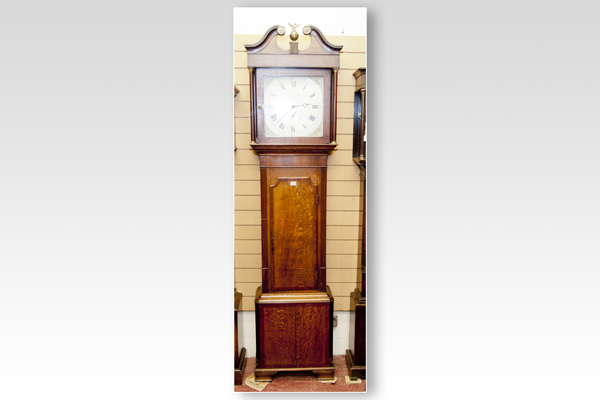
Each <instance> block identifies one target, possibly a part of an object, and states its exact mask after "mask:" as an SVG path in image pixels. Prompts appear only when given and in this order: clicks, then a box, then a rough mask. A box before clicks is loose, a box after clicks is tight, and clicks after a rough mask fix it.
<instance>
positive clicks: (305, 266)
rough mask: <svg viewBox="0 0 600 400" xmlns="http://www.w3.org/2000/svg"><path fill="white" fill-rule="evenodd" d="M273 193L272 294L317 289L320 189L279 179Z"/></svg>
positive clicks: (306, 182) (300, 180)
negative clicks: (317, 203)
mask: <svg viewBox="0 0 600 400" xmlns="http://www.w3.org/2000/svg"><path fill="white" fill-rule="evenodd" d="M270 192H271V193H270V194H269V200H270V202H271V204H270V206H269V209H270V210H271V213H272V215H270V218H269V220H270V222H271V230H270V231H271V234H272V237H271V253H272V259H271V260H272V264H271V266H270V269H271V282H272V287H271V290H294V289H316V288H317V282H316V271H317V228H318V225H317V223H318V219H317V207H316V200H317V186H316V185H315V184H313V183H312V181H311V180H310V178H308V177H297V178H293V177H291V178H283V177H280V178H279V180H278V181H277V183H276V184H274V185H271V186H270Z"/></svg>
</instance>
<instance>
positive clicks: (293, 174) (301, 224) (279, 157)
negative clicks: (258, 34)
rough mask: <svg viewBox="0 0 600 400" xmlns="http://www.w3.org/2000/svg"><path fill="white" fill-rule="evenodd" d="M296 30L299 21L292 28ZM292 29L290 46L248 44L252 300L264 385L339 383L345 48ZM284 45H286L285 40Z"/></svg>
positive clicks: (272, 37)
mask: <svg viewBox="0 0 600 400" xmlns="http://www.w3.org/2000/svg"><path fill="white" fill-rule="evenodd" d="M290 26H292V25H290ZM297 26H298V25H293V26H292V29H293V30H292V33H291V34H290V39H291V40H292V41H291V42H289V49H283V48H281V47H280V46H279V45H278V43H277V37H278V36H283V35H284V34H285V28H284V27H283V26H278V25H275V26H273V27H271V28H269V29H268V30H267V31H266V33H265V34H264V36H263V37H262V39H261V40H260V41H258V42H257V43H255V44H252V45H246V46H245V47H246V51H247V53H248V68H249V72H250V108H251V143H250V146H251V147H252V149H253V150H254V151H255V153H256V154H257V155H258V157H259V160H260V180H261V181H260V184H261V245H262V286H260V287H258V289H257V291H256V296H255V313H256V370H255V377H256V380H257V381H259V382H260V381H262V382H265V381H270V380H271V377H272V376H273V375H275V374H276V373H277V372H282V371H312V372H313V373H315V374H316V375H317V377H318V379H319V380H328V379H333V377H334V367H333V296H332V295H331V291H330V289H329V287H328V286H327V275H326V271H327V269H326V265H325V243H326V241H325V230H326V206H325V203H326V198H327V157H328V155H329V154H330V152H331V151H332V150H333V149H335V147H336V146H337V143H336V103H337V101H336V100H337V80H338V71H339V59H340V51H341V49H342V46H336V45H333V44H331V43H329V42H328V41H327V39H326V38H325V37H324V36H323V34H322V33H321V32H320V31H319V29H317V28H316V27H314V26H310V25H308V26H305V27H304V28H303V29H302V32H303V33H304V34H305V35H309V36H310V45H309V46H308V47H307V48H306V49H304V50H300V49H299V48H298V47H299V46H298V42H297V39H298V36H299V35H298V33H297V32H296V30H295V28H296V27H297ZM286 45H287V43H286Z"/></svg>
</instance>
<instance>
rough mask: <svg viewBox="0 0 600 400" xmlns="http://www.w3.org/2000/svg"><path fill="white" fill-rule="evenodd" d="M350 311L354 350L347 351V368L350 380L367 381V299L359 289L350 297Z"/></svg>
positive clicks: (351, 337)
mask: <svg viewBox="0 0 600 400" xmlns="http://www.w3.org/2000/svg"><path fill="white" fill-rule="evenodd" d="M350 311H351V313H350V346H352V349H347V350H346V366H347V367H348V372H349V375H350V379H356V378H360V379H365V377H366V372H367V359H366V350H367V348H366V343H367V337H366V311H367V299H366V297H363V296H361V294H360V292H359V291H358V289H354V292H353V293H352V294H351V295H350Z"/></svg>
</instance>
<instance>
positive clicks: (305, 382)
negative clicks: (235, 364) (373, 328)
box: [234, 356, 367, 392]
mask: <svg viewBox="0 0 600 400" xmlns="http://www.w3.org/2000/svg"><path fill="white" fill-rule="evenodd" d="M255 367H256V358H254V357H252V358H248V359H246V368H245V369H244V375H243V377H242V382H243V383H242V384H241V385H239V386H234V388H235V389H234V390H235V391H236V392H257V390H254V389H252V388H251V387H249V386H248V385H246V382H245V381H246V378H247V377H249V376H250V375H252V374H253V373H254V368H255ZM333 367H334V368H335V376H336V377H337V381H336V382H335V383H321V382H319V381H317V376H316V375H314V374H313V373H311V372H279V373H277V374H275V375H274V376H273V378H272V379H273V380H272V381H271V382H269V384H268V385H267V386H266V387H265V388H264V389H263V390H262V391H263V392H365V391H366V385H367V383H366V380H364V379H363V380H362V381H361V383H351V384H348V383H346V378H345V377H346V376H347V375H348V367H347V366H346V357H345V356H333Z"/></svg>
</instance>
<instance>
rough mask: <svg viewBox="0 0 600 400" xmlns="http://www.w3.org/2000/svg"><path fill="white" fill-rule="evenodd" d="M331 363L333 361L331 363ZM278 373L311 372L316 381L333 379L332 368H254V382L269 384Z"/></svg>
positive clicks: (333, 372)
mask: <svg viewBox="0 0 600 400" xmlns="http://www.w3.org/2000/svg"><path fill="white" fill-rule="evenodd" d="M332 363H333V361H332ZM278 372H312V373H313V374H315V375H317V380H318V381H319V382H321V381H330V380H332V379H333V378H334V377H335V369H334V367H325V368H314V369H312V368H256V370H254V380H255V381H256V382H271V381H272V380H273V376H274V375H276V374H277V373H278Z"/></svg>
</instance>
